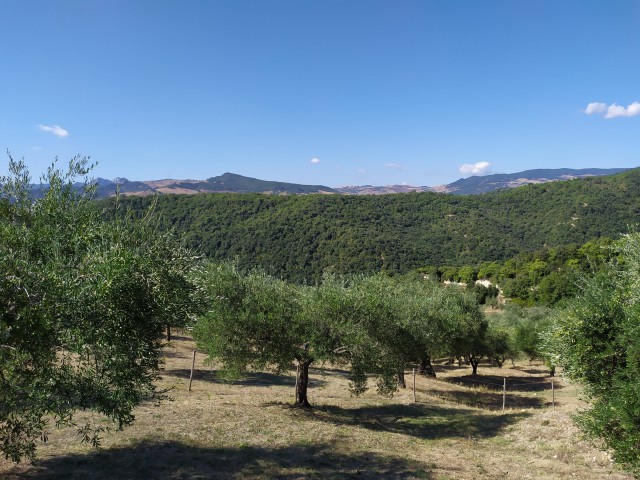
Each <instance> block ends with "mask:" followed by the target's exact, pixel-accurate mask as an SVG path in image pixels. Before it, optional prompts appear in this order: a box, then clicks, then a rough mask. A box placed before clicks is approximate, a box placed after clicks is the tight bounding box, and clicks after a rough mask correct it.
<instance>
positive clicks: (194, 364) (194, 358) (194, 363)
mask: <svg viewBox="0 0 640 480" xmlns="http://www.w3.org/2000/svg"><path fill="white" fill-rule="evenodd" d="M195 366H196V351H195V350H194V351H193V360H192V361H191V375H189V391H191V382H193V368H194V367H195Z"/></svg>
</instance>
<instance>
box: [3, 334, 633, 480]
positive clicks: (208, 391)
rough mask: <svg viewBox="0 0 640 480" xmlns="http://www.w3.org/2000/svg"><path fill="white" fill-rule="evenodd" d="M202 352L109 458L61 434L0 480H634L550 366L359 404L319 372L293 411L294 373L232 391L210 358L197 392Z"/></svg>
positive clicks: (168, 379) (341, 375) (175, 349)
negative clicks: (304, 401)
mask: <svg viewBox="0 0 640 480" xmlns="http://www.w3.org/2000/svg"><path fill="white" fill-rule="evenodd" d="M192 349H193V342H192V341H191V339H190V338H188V337H177V338H176V339H174V340H173V341H172V342H171V344H170V345H169V346H167V348H166V365H165V371H164V375H163V379H162V381H161V385H162V386H165V387H172V388H173V389H172V391H171V392H170V395H171V396H172V397H173V400H172V401H165V402H163V403H162V404H160V405H159V406H156V405H154V404H151V403H149V404H145V405H142V406H140V407H139V408H138V409H137V410H136V423H135V424H134V425H133V426H132V427H130V428H128V429H126V430H125V431H124V432H118V433H112V434H108V435H106V436H105V438H104V441H103V446H102V448H100V449H98V450H95V449H92V448H90V447H88V446H86V445H82V444H80V443H79V442H78V441H77V438H76V436H75V433H74V432H73V431H71V430H62V431H54V432H53V433H52V435H51V436H50V439H49V442H48V443H46V444H44V445H42V447H41V448H40V450H39V460H38V461H37V462H36V463H35V464H33V465H31V464H20V465H12V464H10V463H8V462H4V461H0V478H3V479H17V478H44V479H57V478H60V479H65V480H71V479H79V478H91V479H98V480H100V479H112V478H113V479H115V478H117V479H198V478H199V479H205V478H249V479H251V478H282V479H298V478H345V479H346V478H363V479H369V478H371V479H373V478H425V479H438V480H445V479H484V478H487V479H489V478H491V479H499V478H513V479H526V478H530V479H567V478H572V479H589V480H591V479H599V478H608V479H618V480H622V479H631V478H632V477H631V476H630V475H626V474H624V473H622V472H620V471H619V470H617V469H616V468H615V467H614V465H613V464H612V463H611V461H610V458H609V456H608V455H607V454H606V453H604V452H601V451H599V450H597V449H596V448H595V447H594V446H593V445H592V444H590V443H589V442H587V441H586V440H584V439H582V438H581V437H580V434H579V432H578V431H577V429H576V428H575V427H574V426H573V424H572V422H571V420H570V414H571V412H573V411H575V410H576V408H578V407H579V405H580V402H579V400H578V393H577V391H576V388H575V386H572V385H569V384H567V383H565V382H564V381H563V380H562V379H561V378H556V379H555V380H554V381H555V382H556V383H555V385H556V400H557V402H558V404H557V405H556V409H555V411H553V410H552V409H551V408H550V407H549V406H548V403H549V402H550V400H551V397H550V391H549V390H548V389H546V388H545V387H546V386H548V385H549V383H548V382H549V381H550V379H549V378H546V377H545V376H544V371H543V369H542V368H541V367H540V366H532V367H529V366H523V367H522V368H520V369H514V368H508V367H505V368H503V369H494V368H489V367H486V366H482V365H481V366H480V369H479V373H480V375H479V377H478V378H473V377H471V376H470V375H469V373H470V369H469V368H468V367H463V368H458V367H452V366H449V367H445V366H437V367H436V368H437V370H438V377H439V378H438V379H437V380H434V379H427V378H424V377H418V379H417V397H418V402H417V403H413V394H412V391H411V388H407V389H406V390H404V391H402V392H399V393H398V394H397V395H396V396H394V398H393V399H387V398H383V397H380V396H378V395H376V394H375V393H374V392H373V391H370V392H367V393H366V394H365V395H363V396H362V397H359V398H353V397H351V396H350V395H349V392H348V388H347V383H348V382H347V379H346V375H345V372H344V371H341V370H339V369H333V368H323V369H320V368H317V369H315V370H313V371H312V382H311V387H310V400H311V402H312V404H313V405H314V406H315V408H314V409H313V410H310V411H303V410H299V409H292V408H290V407H289V406H288V403H287V402H291V400H292V397H293V386H294V378H293V373H292V374H291V375H283V376H277V375H273V374H270V373H256V374H253V375H251V376H249V377H248V378H246V379H244V380H242V381H238V382H235V383H221V382H219V381H217V380H216V376H215V372H214V371H212V370H211V369H210V368H209V367H205V366H204V365H203V364H202V361H203V359H204V355H198V361H197V363H196V368H197V371H196V374H195V378H194V384H193V391H192V392H188V391H187V388H188V383H189V368H190V366H191V352H192ZM503 377H507V385H508V391H509V392H508V396H507V410H506V411H505V412H504V413H503V412H502V411H501V407H502V395H501V388H502V379H503ZM480 381H481V382H483V383H480ZM407 384H408V386H409V387H410V386H411V384H412V379H411V376H410V375H409V376H408V377H407Z"/></svg>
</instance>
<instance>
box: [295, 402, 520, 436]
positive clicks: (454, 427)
mask: <svg viewBox="0 0 640 480" xmlns="http://www.w3.org/2000/svg"><path fill="white" fill-rule="evenodd" d="M294 414H297V415H300V414H305V412H302V413H294ZM312 415H313V416H314V419H316V420H322V421H325V422H329V423H332V424H335V425H347V426H353V427H361V428H366V429H369V430H374V431H381V432H392V433H400V434H403V435H410V436H412V437H416V438H420V439H428V440H435V439H439V438H455V437H461V438H468V437H475V438H485V437H493V436H495V435H498V434H499V433H500V432H501V431H502V430H503V429H504V428H505V427H507V426H508V425H511V424H513V423H515V422H517V421H519V420H521V419H523V418H525V417H527V416H529V414H528V413H524V412H517V413H514V412H510V413H506V414H504V415H487V414H483V413H481V412H478V411H474V410H468V409H460V408H446V407H437V406H430V405H424V404H420V403H416V404H411V405H401V404H391V405H381V406H370V407H358V408H342V407H337V406H333V405H323V406H319V407H317V408H316V409H314V410H313V411H312Z"/></svg>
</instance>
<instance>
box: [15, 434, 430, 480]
mask: <svg viewBox="0 0 640 480" xmlns="http://www.w3.org/2000/svg"><path fill="white" fill-rule="evenodd" d="M341 447H343V448H341ZM341 450H344V451H345V452H346V453H342V452H341ZM349 450H350V447H349V446H348V445H342V446H341V445H339V444H338V445H336V444H323V443H319V444H313V445H307V444H303V445H289V446H284V447H274V448H264V447H251V446H247V447H243V446H240V447H237V448H202V447H192V446H189V445H186V444H183V443H179V442H175V441H164V442H151V441H142V442H140V443H137V444H134V445H132V446H129V447H120V448H111V449H108V450H96V451H94V452H91V453H89V454H73V455H66V456H62V457H56V458H52V459H47V460H43V461H39V462H36V463H35V464H34V465H33V466H31V467H28V468H27V469H26V471H25V469H24V468H22V467H20V466H19V467H15V468H14V469H13V470H12V471H9V472H7V474H6V475H7V476H5V477H3V478H5V479H7V480H9V479H10V480H14V479H18V478H21V479H24V478H38V479H45V480H55V479H63V480H72V479H81V478H82V479H84V478H91V479H92V480H107V479H114V478H117V479H122V480H138V479H139V480H142V479H145V480H146V479H158V480H160V479H214V478H215V479H231V478H278V479H283V480H293V479H299V478H336V479H351V478H359V479H360V478H363V479H376V478H399V479H402V478H406V479H408V478H424V479H435V478H436V477H435V475H434V474H433V473H432V471H431V470H432V469H433V467H434V466H433V464H423V463H420V462H416V461H413V460H408V459H406V458H402V457H401V456H382V455H379V454H376V453H374V452H364V453H363V452H355V453H354V452H350V451H349Z"/></svg>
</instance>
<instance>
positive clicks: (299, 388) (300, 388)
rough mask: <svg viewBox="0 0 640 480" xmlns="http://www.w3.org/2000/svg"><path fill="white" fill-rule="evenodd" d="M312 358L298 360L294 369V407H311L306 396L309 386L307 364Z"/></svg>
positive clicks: (309, 363)
mask: <svg viewBox="0 0 640 480" xmlns="http://www.w3.org/2000/svg"><path fill="white" fill-rule="evenodd" d="M312 362H313V360H305V361H302V360H298V364H297V369H296V370H297V371H296V402H295V404H294V406H295V407H302V408H311V404H310V403H309V399H308V398H307V389H308V388H309V365H311V363H312Z"/></svg>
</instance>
